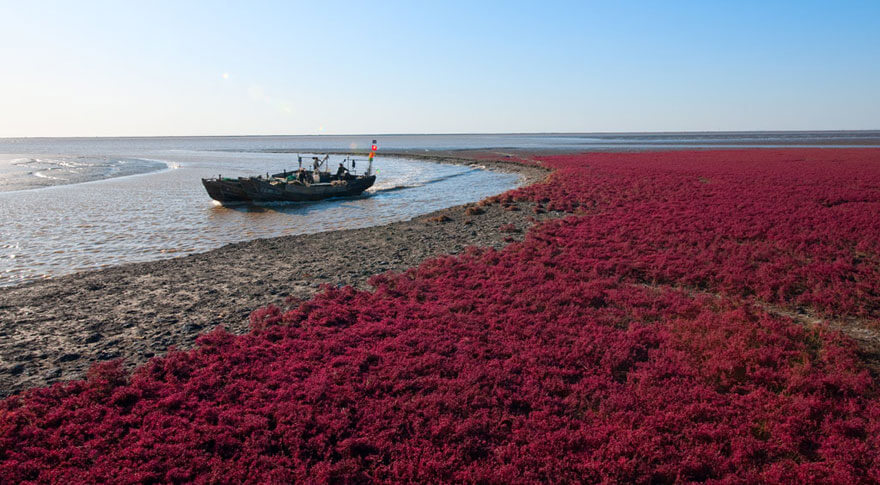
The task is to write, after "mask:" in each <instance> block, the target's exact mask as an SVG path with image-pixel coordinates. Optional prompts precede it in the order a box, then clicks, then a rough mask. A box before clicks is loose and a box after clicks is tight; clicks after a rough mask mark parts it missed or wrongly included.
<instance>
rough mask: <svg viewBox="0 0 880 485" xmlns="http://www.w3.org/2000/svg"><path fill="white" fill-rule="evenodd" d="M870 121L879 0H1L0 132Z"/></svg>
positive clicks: (734, 126)
mask: <svg viewBox="0 0 880 485" xmlns="http://www.w3.org/2000/svg"><path fill="white" fill-rule="evenodd" d="M786 129H789V130H800V129H880V2H877V1H864V2H846V1H839V2H832V1H828V2H811V1H799V2H796V1H791V2H773V1H764V2H749V1H736V2H733V1H731V2H705V1H687V2H675V1H664V2H660V1H644V2H634V1H633V2H624V1H621V2H607V1H606V2H552V1H545V2H454V1H453V2H412V1H410V2H380V1H377V2H369V3H368V2H313V1H310V2H243V1H242V2H195V1H191V2H183V1H179V2H133V1H131V2H128V1H108V2H86V1H80V2H40V1H34V2H13V1H4V0H0V137H10V136H126V135H230V134H317V133H327V134H330V133H467V132H471V133H475V132H483V133H485V132H594V131H679V130H786Z"/></svg>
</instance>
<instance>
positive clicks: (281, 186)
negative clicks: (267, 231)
mask: <svg viewBox="0 0 880 485" xmlns="http://www.w3.org/2000/svg"><path fill="white" fill-rule="evenodd" d="M375 181H376V176H375V175H369V176H360V177H353V178H351V179H348V180H337V181H333V182H325V183H312V184H304V183H300V182H296V181H285V180H283V179H265V178H261V177H248V178H245V177H242V178H239V179H238V180H232V179H202V184H203V185H204V186H205V190H207V191H208V195H209V196H210V197H211V198H212V199H214V200H216V201H218V202H221V203H247V202H306V201H315V200H323V199H329V198H331V197H351V196H355V195H359V194H361V193H363V191H365V190H367V189H368V188H370V187H372V186H373V183H375Z"/></svg>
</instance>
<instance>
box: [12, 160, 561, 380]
mask: <svg viewBox="0 0 880 485" xmlns="http://www.w3.org/2000/svg"><path fill="white" fill-rule="evenodd" d="M408 155H409V154H408ZM431 159H434V160H438V161H446V162H448V163H474V160H473V159H471V158H468V157H464V156H462V157H460V158H444V157H442V156H438V155H435V156H432V157H431ZM479 163H480V164H482V165H484V166H486V167H487V168H489V169H495V170H506V171H516V172H518V173H520V174H521V176H522V178H523V179H522V180H523V183H524V184H531V183H534V182H536V181H538V180H541V179H543V178H544V177H546V175H547V173H548V172H547V171H546V170H544V169H541V168H538V167H533V166H525V165H518V164H512V163H504V162H498V161H492V160H479ZM476 207H477V204H468V205H464V206H457V207H452V208H448V209H444V210H441V211H437V212H434V213H431V214H427V215H424V216H420V217H418V218H415V219H412V220H409V221H404V222H396V223H392V224H388V225H384V226H376V227H369V228H364V229H353V230H344V231H333V232H324V233H318V234H307V235H298V236H286V237H280V238H273V239H258V240H253V241H246V242H241V243H236V244H230V245H227V246H224V247H221V248H218V249H215V250H212V251H208V252H205V253H200V254H193V255H189V256H184V257H179V258H174V259H166V260H160V261H152V262H146V263H133V264H126V265H121V266H117V267H112V268H107V269H102V270H97V271H89V272H83V273H77V274H72V275H68V276H63V277H59V278H53V279H50V280H42V281H35V282H30V283H26V284H23V285H20V286H14V287H7V288H0V396H7V395H10V394H13V393H16V392H18V391H21V390H24V389H27V388H31V387H38V386H45V385H48V384H51V383H53V382H56V381H60V380H70V379H78V378H82V377H83V376H84V375H85V372H86V371H87V370H88V368H89V367H90V366H91V365H92V364H94V363H95V362H100V361H105V360H111V359H118V358H122V359H124V360H125V362H126V364H127V365H128V366H135V365H137V364H140V363H143V362H145V361H146V360H148V359H150V358H151V357H153V356H157V355H161V354H162V353H164V352H166V351H167V350H168V348H169V347H171V346H175V347H177V348H187V347H189V346H191V345H192V344H193V342H194V341H195V339H196V337H197V336H198V335H199V334H201V333H203V332H207V331H210V330H211V329H213V328H214V327H216V326H218V325H223V326H224V327H225V328H226V329H227V330H229V331H231V332H234V333H243V332H246V331H247V330H248V316H249V315H250V313H251V312H252V311H253V310H255V309H257V308H259V307H262V306H265V305H269V304H275V305H279V306H282V307H284V306H286V305H289V304H290V302H292V301H298V300H304V299H308V298H310V297H311V296H312V295H314V294H315V293H316V292H318V291H319V290H320V288H321V286H322V285H325V284H328V285H352V286H355V287H357V288H362V289H368V288H369V285H368V283H367V280H368V279H369V278H370V277H371V276H373V275H375V274H380V273H384V272H386V271H403V270H406V269H408V268H410V267H413V266H416V265H417V264H419V263H420V262H422V261H424V260H425V259H427V258H431V257H434V256H439V255H444V254H456V253H459V252H461V251H463V250H465V248H467V247H468V246H483V247H495V248H498V247H502V246H504V245H506V244H508V243H509V242H511V241H513V240H517V239H521V238H522V234H523V233H524V232H525V230H526V229H527V228H528V227H529V226H530V225H531V224H532V223H533V222H534V220H535V219H545V218H547V217H554V216H557V215H558V214H555V213H543V214H535V213H534V211H533V210H532V206H531V204H528V203H520V204H517V205H515V206H508V207H507V208H504V207H502V206H500V205H498V204H487V205H483V206H479V208H476ZM509 224H512V225H513V226H512V227H514V228H515V229H510V227H511V226H507V225H509ZM501 226H507V227H506V228H505V230H499V228H500V227H501Z"/></svg>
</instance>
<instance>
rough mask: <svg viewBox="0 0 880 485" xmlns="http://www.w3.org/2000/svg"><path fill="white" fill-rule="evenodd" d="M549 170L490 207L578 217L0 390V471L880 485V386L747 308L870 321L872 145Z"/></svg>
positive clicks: (558, 161) (835, 354) (266, 478)
mask: <svg viewBox="0 0 880 485" xmlns="http://www.w3.org/2000/svg"><path fill="white" fill-rule="evenodd" d="M545 163H546V164H547V165H548V166H551V167H554V168H556V170H557V171H556V173H555V175H554V179H553V181H552V183H550V184H546V185H538V186H533V187H529V188H525V189H521V190H518V191H515V192H513V193H508V194H505V195H504V196H503V197H502V198H503V199H506V200H514V199H517V200H534V201H539V202H541V203H542V204H544V206H545V207H547V208H552V209H551V210H568V211H570V212H572V213H573V214H572V215H570V216H568V217H566V218H563V219H560V220H555V221H551V222H545V223H541V224H540V225H538V226H536V227H534V228H533V229H532V230H530V231H529V232H528V234H527V235H526V239H525V241H523V242H520V243H514V244H511V245H510V246H508V247H507V248H505V249H504V250H501V251H496V250H491V249H471V250H470V251H468V252H467V253H466V254H463V255H460V256H456V257H442V258H436V259H433V260H429V261H426V262H425V263H424V264H422V265H421V266H419V267H418V268H415V269H413V270H411V271H409V272H407V273H405V274H392V273H388V274H384V275H380V276H377V277H374V278H373V280H372V283H373V284H374V285H375V288H376V290H375V291H374V292H372V293H368V292H360V291H356V290H354V289H352V288H348V287H346V288H331V287H326V288H325V289H324V291H323V292H322V293H321V294H320V295H318V296H317V297H315V298H314V299H312V300H310V301H307V302H304V303H302V304H300V305H299V306H298V307H297V308H296V309H294V310H291V311H288V312H282V311H281V310H280V309H278V308H274V307H267V308H265V309H261V310H257V311H255V312H254V313H253V314H252V316H251V323H252V328H253V332H251V333H250V334H247V335H244V336H232V335H230V334H228V333H226V332H224V331H222V330H217V331H214V332H211V333H208V334H206V335H203V336H202V337H200V339H199V341H198V345H197V347H196V348H195V349H193V350H191V351H187V352H171V353H169V354H168V355H166V356H165V357H162V358H156V359H153V360H152V361H150V362H149V363H148V364H146V365H144V366H142V367H140V368H138V369H137V370H136V371H135V372H134V373H133V374H130V375H129V374H127V373H125V372H123V370H122V368H121V366H120V365H119V364H118V363H107V364H103V365H101V366H98V367H96V368H94V369H93V370H92V372H91V373H90V376H89V378H88V379H87V380H85V381H77V382H71V383H66V384H58V385H55V386H53V387H50V388H45V389H35V390H32V391H29V392H27V393H24V394H21V395H18V396H14V397H11V398H9V399H7V400H5V401H3V402H2V406H0V476H2V477H3V479H4V481H8V482H28V481H35V482H67V483H72V482H96V481H99V482H100V481H110V482H121V483H143V482H190V481H195V482H239V481H241V482H252V483H266V482H269V483H280V482H290V481H317V482H363V481H383V482H392V481H394V482H396V481H422V482H438V481H442V482H477V481H479V482H490V483H534V482H546V481H555V482H600V481H606V482H635V483H671V482H677V481H681V482H685V481H725V482H738V483H755V482H787V483H804V482H831V483H870V482H876V481H880V400H878V395H877V391H878V388H877V383H876V380H875V379H873V378H872V377H871V375H870V374H869V373H868V372H867V371H866V370H865V369H864V367H863V366H862V364H861V363H860V362H859V361H858V359H857V357H856V355H857V354H856V351H855V348H854V347H853V344H852V343H851V342H850V341H849V340H847V339H845V338H843V337H841V336H840V335H839V334H835V333H830V332H826V331H825V330H823V329H822V328H808V327H803V326H800V325H797V324H795V323H793V322H792V321H791V320H789V319H787V318H785V317H780V316H775V315H772V314H769V313H767V311H765V310H764V309H762V307H761V306H760V305H763V304H764V303H766V302H772V303H775V304H778V305H781V306H789V307H792V308H794V307H798V306H804V307H806V308H808V309H809V310H811V311H816V312H820V313H823V314H826V315H832V316H849V317H858V318H863V319H867V320H869V321H873V322H876V319H877V318H878V313H877V312H878V298H880V297H878V288H880V286H878V284H877V283H878V282H877V279H876V276H877V269H878V268H877V265H878V259H877V254H878V252H877V249H878V248H877V244H878V241H880V239H878V238H877V237H876V236H877V233H876V231H877V229H876V228H875V227H873V225H871V224H869V223H868V222H869V221H870V220H872V217H873V216H874V215H876V213H877V212H876V209H877V205H876V204H877V203H878V202H877V201H878V197H877V194H878V193H880V152H878V151H875V150H827V151H825V150H816V151H805V150H780V151H735V152H695V153H673V152H669V153H660V154H656V153H655V154H591V155H578V156H560V157H548V158H546V159H545ZM829 167H830V168H833V169H834V170H831V169H829ZM823 211H831V212H823ZM574 213H576V215H575V214H574ZM845 256H846V257H845Z"/></svg>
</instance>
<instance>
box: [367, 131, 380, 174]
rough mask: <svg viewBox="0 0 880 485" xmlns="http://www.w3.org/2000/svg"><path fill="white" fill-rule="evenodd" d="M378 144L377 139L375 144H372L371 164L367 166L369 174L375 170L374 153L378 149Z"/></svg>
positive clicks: (374, 141)
mask: <svg viewBox="0 0 880 485" xmlns="http://www.w3.org/2000/svg"><path fill="white" fill-rule="evenodd" d="M377 149H378V146H377V145H376V140H373V144H372V145H370V165H369V167H367V175H369V174H371V173H372V172H373V155H375V154H376V150H377Z"/></svg>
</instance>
